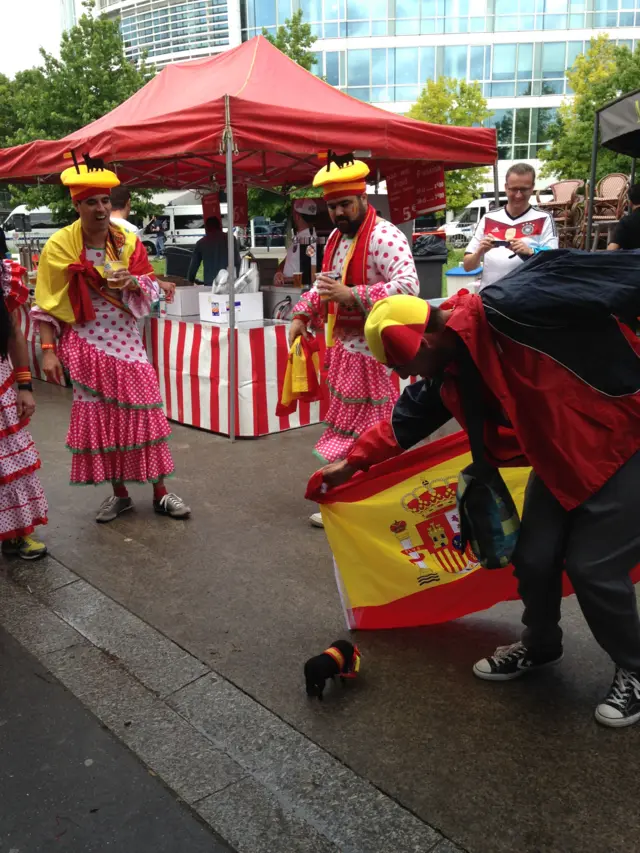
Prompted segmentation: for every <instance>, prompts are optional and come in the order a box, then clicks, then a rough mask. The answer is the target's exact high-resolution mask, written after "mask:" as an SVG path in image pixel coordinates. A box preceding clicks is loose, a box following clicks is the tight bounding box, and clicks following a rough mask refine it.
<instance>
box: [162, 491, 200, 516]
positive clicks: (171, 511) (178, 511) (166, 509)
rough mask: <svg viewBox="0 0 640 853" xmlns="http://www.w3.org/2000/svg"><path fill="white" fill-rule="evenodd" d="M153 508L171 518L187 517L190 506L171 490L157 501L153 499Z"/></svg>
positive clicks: (189, 513) (189, 512)
mask: <svg viewBox="0 0 640 853" xmlns="http://www.w3.org/2000/svg"><path fill="white" fill-rule="evenodd" d="M153 508H154V509H155V511H156V512H159V513H160V515H168V516H170V517H171V518H188V517H189V516H190V515H191V507H188V506H187V505H186V503H185V502H184V501H183V500H182V498H179V497H178V495H174V494H173V492H168V493H167V494H166V495H165V496H164V497H162V498H160V500H159V501H154V502H153Z"/></svg>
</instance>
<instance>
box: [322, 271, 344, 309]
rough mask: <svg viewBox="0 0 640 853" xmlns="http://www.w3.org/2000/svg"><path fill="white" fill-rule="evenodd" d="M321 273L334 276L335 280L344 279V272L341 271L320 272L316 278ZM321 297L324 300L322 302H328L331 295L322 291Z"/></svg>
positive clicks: (330, 276)
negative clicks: (326, 294)
mask: <svg viewBox="0 0 640 853" xmlns="http://www.w3.org/2000/svg"><path fill="white" fill-rule="evenodd" d="M321 275H324V276H326V277H327V278H332V279H333V280H334V281H341V280H342V274H341V273H339V272H319V273H318V274H317V275H316V279H317V278H318V277H319V276H321ZM320 299H321V300H322V302H328V301H329V297H328V296H325V294H324V293H322V294H321V295H320Z"/></svg>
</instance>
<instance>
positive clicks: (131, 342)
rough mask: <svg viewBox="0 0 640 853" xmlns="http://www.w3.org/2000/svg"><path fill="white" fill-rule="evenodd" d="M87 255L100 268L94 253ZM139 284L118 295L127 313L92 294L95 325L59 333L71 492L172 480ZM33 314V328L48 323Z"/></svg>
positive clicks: (149, 284) (147, 282) (146, 294)
mask: <svg viewBox="0 0 640 853" xmlns="http://www.w3.org/2000/svg"><path fill="white" fill-rule="evenodd" d="M86 254H87V259H88V260H90V261H93V262H94V263H95V264H96V265H98V264H102V263H104V259H103V258H101V257H100V256H99V255H98V252H97V251H96V250H91V249H87V252H86ZM138 281H139V283H140V287H141V293H140V294H137V295H135V296H134V295H133V294H126V293H125V294H124V299H125V301H126V303H127V307H128V308H129V310H125V308H124V306H120V307H118V306H116V305H112V304H111V303H110V302H109V301H108V300H106V299H104V298H103V297H102V296H100V295H99V294H97V293H95V292H93V291H92V292H91V299H92V302H93V308H94V311H95V315H96V317H95V320H90V321H89V322H86V323H75V324H74V325H64V326H62V328H60V331H61V338H60V343H59V349H58V355H59V357H60V360H61V361H62V363H63V365H64V366H65V368H66V369H67V371H68V372H69V376H70V378H71V382H72V383H73V405H72V407H71V421H70V424H69V431H68V433H67V448H68V449H69V450H70V451H71V453H72V454H73V457H72V463H71V483H72V484H98V483H103V482H106V481H108V482H111V483H126V482H138V483H146V482H157V481H158V480H159V479H160V478H161V477H165V476H167V475H169V474H171V473H172V472H173V468H174V466H173V460H172V457H171V452H170V451H169V447H168V444H167V439H168V438H169V436H170V434H171V429H170V427H169V423H168V421H167V419H166V417H165V414H164V411H163V403H162V397H161V395H160V387H159V385H158V378H157V376H156V374H155V371H154V369H153V367H152V366H151V364H150V363H149V361H148V359H147V355H146V352H145V349H144V346H143V343H142V339H141V336H140V331H139V329H138V324H137V319H138V318H139V317H141V316H143V315H144V314H145V313H148V310H149V306H150V304H151V300H152V298H153V297H154V296H155V293H156V288H157V285H156V284H155V282H154V281H153V280H152V279H150V278H149V277H148V276H141V277H139V279H138ZM131 312H133V313H131ZM32 314H33V316H34V319H36V320H39V321H40V322H43V321H44V320H49V321H50V322H51V321H52V320H53V318H51V317H49V316H48V315H45V314H44V312H42V311H40V309H37V308H36V309H33V310H32ZM53 322H54V324H55V325H56V326H58V324H57V321H53Z"/></svg>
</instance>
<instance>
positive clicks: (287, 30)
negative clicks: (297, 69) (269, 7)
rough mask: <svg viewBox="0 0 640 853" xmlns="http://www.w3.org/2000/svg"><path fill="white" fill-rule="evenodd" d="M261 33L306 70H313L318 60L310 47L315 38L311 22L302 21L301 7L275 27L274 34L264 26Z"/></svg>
mask: <svg viewBox="0 0 640 853" xmlns="http://www.w3.org/2000/svg"><path fill="white" fill-rule="evenodd" d="M262 35H263V36H264V37H265V38H266V39H267V40H268V41H270V42H271V44H272V45H274V46H275V47H277V48H278V50H281V51H282V53H284V55H285V56H288V57H289V59H293V61H294V62H297V63H298V65H301V66H302V67H303V68H306V69H307V71H312V70H313V66H314V65H315V64H316V63H317V61H318V60H317V59H316V57H315V55H314V54H313V53H312V51H311V47H312V46H313V44H314V43H315V41H316V40H317V39H316V36H314V35H313V34H312V32H311V24H307V23H304V22H303V20H302V9H298V10H297V11H296V12H294V13H293V15H292V16H291V17H290V18H287V19H286V20H285V22H284V24H282V25H281V26H279V27H278V28H277V29H276V34H275V36H273V35H271V34H270V33H269V32H267V30H266V29H265V28H264V27H263V28H262Z"/></svg>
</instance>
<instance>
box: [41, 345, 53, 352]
mask: <svg viewBox="0 0 640 853" xmlns="http://www.w3.org/2000/svg"><path fill="white" fill-rule="evenodd" d="M40 348H41V349H43V350H46V349H51V350H54V351H55V348H56V345H55V344H40Z"/></svg>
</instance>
